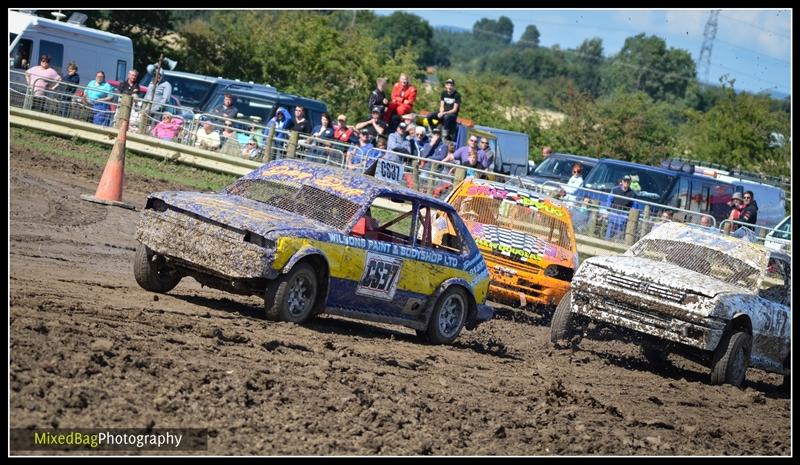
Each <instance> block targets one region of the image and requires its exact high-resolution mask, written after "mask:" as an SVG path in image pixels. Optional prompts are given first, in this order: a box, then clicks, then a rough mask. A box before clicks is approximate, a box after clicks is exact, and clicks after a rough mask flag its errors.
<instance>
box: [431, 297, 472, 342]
mask: <svg viewBox="0 0 800 465" xmlns="http://www.w3.org/2000/svg"><path fill="white" fill-rule="evenodd" d="M468 302H469V300H468V298H467V293H466V292H465V291H464V290H463V289H461V288H459V287H454V286H451V287H449V288H447V290H446V291H444V294H442V295H441V297H439V300H438V301H437V302H436V307H434V309H433V313H432V314H431V318H430V320H429V321H428V331H427V336H428V341H430V342H432V343H434V344H450V343H451V342H453V341H454V340H455V339H456V338H457V337H458V335H459V333H461V329H462V328H463V327H464V323H465V322H466V321H467V312H468V311H469V304H468Z"/></svg>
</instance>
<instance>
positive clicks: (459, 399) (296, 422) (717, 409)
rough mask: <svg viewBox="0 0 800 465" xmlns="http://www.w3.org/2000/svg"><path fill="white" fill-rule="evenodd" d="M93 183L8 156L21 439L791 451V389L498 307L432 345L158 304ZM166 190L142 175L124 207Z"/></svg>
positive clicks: (127, 223) (327, 322)
mask: <svg viewBox="0 0 800 465" xmlns="http://www.w3.org/2000/svg"><path fill="white" fill-rule="evenodd" d="M65 144H66V142H65ZM67 149H68V147H66V146H65V150H67ZM99 175H100V173H99V172H98V170H97V169H96V168H94V167H90V166H88V165H82V164H80V163H76V162H72V161H68V160H66V159H60V158H49V157H46V156H43V155H41V154H37V153H34V152H31V151H30V150H28V149H25V148H22V147H18V146H14V145H12V150H11V212H10V218H11V231H10V244H11V250H10V264H11V276H10V287H11V290H10V313H11V317H10V335H11V341H10V344H11V345H10V347H11V365H10V370H11V374H10V387H11V391H10V395H11V403H10V404H11V414H10V422H11V427H15V428H16V427H37V428H50V427H60V428H68V427H74V428H90V427H98V428H100V427H102V428H115V427H119V428H123V427H131V428H139V427H142V428H143V427H148V426H153V427H155V428H166V427H184V428H189V427H207V428H210V429H211V431H212V433H211V438H210V441H209V450H208V452H207V453H208V454H245V455H246V454H259V455H269V454H289V455H293V454H307V455H316V454H328V455H330V454H336V455H349V454H358V455H371V454H391V455H405V454H420V455H426V454H435V455H443V454H448V455H484V454H486V455H493V454H513V455H565V454H566V455H585V454H611V455H632V454H636V455H664V454H669V455H674V454H679V455H683V454H686V455H695V454H704V455H750V454H759V455H762V454H763V455H787V454H790V453H791V450H790V437H789V436H790V401H789V399H788V398H786V397H784V396H782V395H781V394H780V393H779V391H778V389H777V386H778V385H779V384H780V382H781V377H780V376H777V375H771V374H765V373H763V372H760V371H755V370H750V371H749V372H748V373H747V378H748V380H747V382H746V385H745V388H744V389H741V390H740V389H737V388H734V387H731V386H711V385H708V384H707V378H708V374H707V371H706V369H705V368H703V367H701V366H699V365H696V364H694V363H692V362H688V361H686V360H684V359H681V358H679V357H674V356H673V357H671V358H670V360H671V361H672V364H671V366H669V367H667V368H664V369H657V368H653V367H651V366H650V365H648V363H647V362H646V361H645V360H644V359H643V358H642V357H641V356H640V355H639V352H638V349H637V347H636V346H633V345H631V344H626V343H623V342H619V341H614V340H604V339H603V338H602V334H599V335H597V336H598V337H597V338H594V339H585V340H584V341H583V342H582V343H581V346H580V350H577V351H575V352H572V351H569V350H556V349H553V348H552V347H551V345H550V344H549V342H548V335H549V328H548V327H547V326H544V325H542V321H541V319H540V318H539V317H538V316H537V315H536V314H534V313H530V312H522V311H518V310H512V309H509V308H506V307H499V308H498V315H497V317H496V319H495V320H493V321H491V322H489V323H487V324H485V325H483V326H481V327H480V328H479V329H477V330H476V331H471V332H464V333H462V335H461V336H460V338H459V339H458V340H457V343H456V344H455V346H452V347H438V346H430V345H423V344H420V343H418V342H417V341H416V339H415V337H414V336H413V331H410V330H405V329H401V328H395V327H388V326H382V325H374V324H368V323H361V322H354V321H350V320H345V319H340V318H334V317H321V318H319V319H317V320H315V321H314V322H313V323H311V324H309V325H308V326H305V327H300V326H295V325H291V324H284V323H272V322H268V321H266V320H265V319H264V318H263V317H262V314H261V305H262V302H261V300H260V299H258V298H245V297H239V296H235V295H229V294H225V293H222V292H218V291H214V290H210V289H208V288H201V287H200V285H199V284H198V283H196V282H195V281H193V280H192V279H185V280H184V281H183V282H182V283H181V284H180V285H178V287H177V288H175V289H174V290H173V291H171V292H170V293H169V294H168V295H156V294H152V293H149V292H146V291H144V290H142V289H141V288H140V287H139V286H138V285H137V284H136V282H135V281H134V279H133V271H132V260H133V256H134V247H135V241H134V240H133V234H134V229H135V225H136V220H137V213H136V212H131V211H127V210H123V209H115V208H107V207H103V206H99V205H94V204H90V203H86V202H82V201H80V200H78V198H79V195H80V194H82V193H91V192H93V191H94V189H95V188H96V186H97V180H98V178H99ZM173 188H179V187H178V186H169V185H167V184H166V183H161V182H150V181H149V180H146V179H143V178H132V177H129V178H128V179H127V186H126V190H125V198H126V200H127V201H130V202H133V203H135V204H136V205H137V206H141V205H142V204H143V201H144V197H145V194H146V193H147V192H148V191H150V190H163V189H173Z"/></svg>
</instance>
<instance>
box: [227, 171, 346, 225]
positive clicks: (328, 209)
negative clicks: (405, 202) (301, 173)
mask: <svg viewBox="0 0 800 465" xmlns="http://www.w3.org/2000/svg"><path fill="white" fill-rule="evenodd" d="M226 192H228V193H229V194H232V195H239V196H241V197H245V198H248V199H250V200H255V201H257V202H261V203H265V204H267V205H270V206H273V207H276V208H280V209H281V210H284V211H287V212H290V213H295V214H297V215H300V216H304V217H306V218H310V219H313V220H317V221H319V222H321V223H323V224H326V225H328V226H331V227H333V228H336V229H338V230H343V229H344V228H345V227H346V226H347V225H348V224H350V220H352V218H353V216H354V215H355V214H356V213H357V212H358V210H359V209H360V208H361V206H360V205H358V204H357V203H354V202H351V201H349V200H347V199H345V198H342V197H340V196H337V195H334V194H331V193H330V192H325V191H324V190H321V189H318V188H316V187H314V186H309V185H306V184H301V183H298V182H290V181H281V180H276V179H239V180H238V181H236V182H235V183H234V184H233V185H231V186H229V187H228V188H226Z"/></svg>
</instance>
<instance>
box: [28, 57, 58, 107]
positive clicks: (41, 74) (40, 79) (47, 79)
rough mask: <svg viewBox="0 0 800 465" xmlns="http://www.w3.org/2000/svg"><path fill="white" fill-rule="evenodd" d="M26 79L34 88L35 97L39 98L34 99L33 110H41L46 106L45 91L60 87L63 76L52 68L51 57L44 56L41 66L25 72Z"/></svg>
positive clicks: (40, 62)
mask: <svg viewBox="0 0 800 465" xmlns="http://www.w3.org/2000/svg"><path fill="white" fill-rule="evenodd" d="M25 77H26V79H27V80H28V85H29V86H32V87H33V96H34V97H38V98H34V101H33V109H34V110H41V109H42V108H43V106H44V97H45V90H47V89H50V90H53V89H55V88H56V87H58V81H60V80H61V76H59V74H58V72H57V71H56V70H54V69H53V68H51V67H50V57H49V56H47V55H42V58H41V59H40V60H39V66H34V67H33V68H30V69H29V70H28V71H25ZM51 84H52V85H51Z"/></svg>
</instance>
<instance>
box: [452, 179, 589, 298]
mask: <svg viewBox="0 0 800 465" xmlns="http://www.w3.org/2000/svg"><path fill="white" fill-rule="evenodd" d="M447 201H448V203H450V204H451V205H453V206H454V208H455V209H456V210H457V211H459V213H460V214H461V216H462V217H463V218H464V219H465V221H466V222H467V227H468V228H469V231H470V234H472V237H473V238H474V239H475V242H476V243H477V244H478V247H479V248H480V250H481V253H482V254H483V257H484V260H486V265H487V267H488V268H489V273H490V276H491V283H490V285H489V297H490V298H491V299H493V300H497V301H501V302H507V303H511V304H514V305H518V306H520V307H526V306H527V305H556V304H558V302H559V301H561V298H562V297H563V296H564V294H566V293H567V291H569V288H570V280H571V279H572V276H573V273H574V271H575V269H576V268H577V267H578V253H577V246H576V244H575V233H574V230H573V227H572V220H571V218H570V215H569V211H568V210H567V209H566V208H565V207H563V206H562V205H560V204H557V203H554V202H552V201H551V200H550V199H548V198H545V197H543V196H541V195H538V194H536V193H534V192H530V191H526V190H523V189H520V188H512V187H509V186H507V185H503V184H498V183H494V182H489V181H484V180H478V179H472V178H468V179H466V180H464V181H463V182H462V183H461V184H459V185H458V186H457V187H456V188H455V189H454V190H453V193H452V194H451V195H450V197H449V198H448V200H447Z"/></svg>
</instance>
